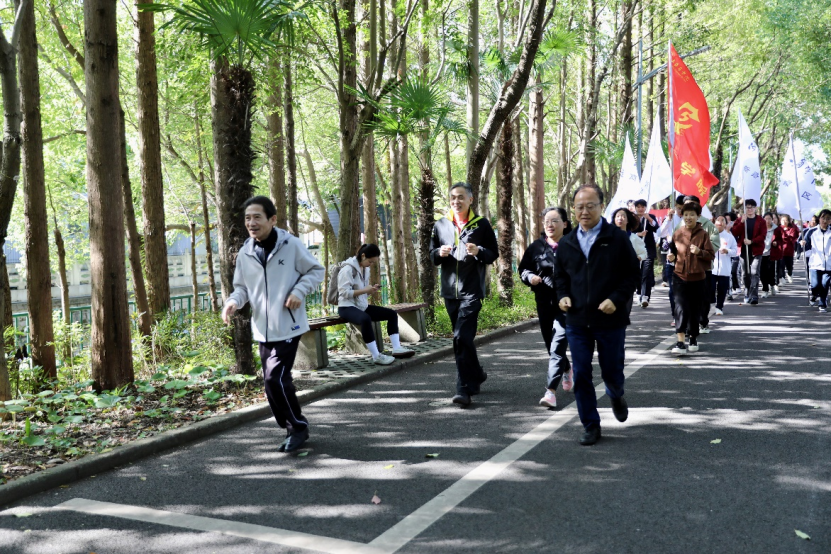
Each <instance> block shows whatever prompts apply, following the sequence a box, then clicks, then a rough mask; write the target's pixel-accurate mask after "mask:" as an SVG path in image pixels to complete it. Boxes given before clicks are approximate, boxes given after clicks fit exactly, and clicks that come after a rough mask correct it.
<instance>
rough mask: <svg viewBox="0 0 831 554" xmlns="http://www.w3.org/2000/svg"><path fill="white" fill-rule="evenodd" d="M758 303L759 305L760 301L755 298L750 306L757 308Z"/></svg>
mask: <svg viewBox="0 0 831 554" xmlns="http://www.w3.org/2000/svg"><path fill="white" fill-rule="evenodd" d="M758 303H759V301H758V300H756V299H755V298H754V299H753V300H751V301H750V305H751V306H755V305H757V304H758Z"/></svg>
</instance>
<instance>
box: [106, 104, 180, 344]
mask: <svg viewBox="0 0 831 554" xmlns="http://www.w3.org/2000/svg"><path fill="white" fill-rule="evenodd" d="M118 112H119V122H118V127H119V133H120V141H121V142H120V146H121V151H120V155H121V193H122V195H123V198H124V226H125V228H126V229H127V255H128V256H129V260H130V275H131V276H132V277H133V295H134V296H135V299H136V311H137V312H138V321H139V330H140V331H141V334H142V335H143V336H145V337H149V336H150V334H151V333H152V329H151V327H152V322H153V313H152V308H151V306H150V302H149V299H148V297H147V289H146V288H145V283H144V272H143V269H142V264H141V250H142V236H141V235H140V234H139V232H138V224H137V223H136V210H135V207H134V205H133V187H132V185H131V183H130V166H129V165H128V164H127V131H126V129H125V127H124V110H122V109H120V108H119V110H118ZM145 252H146V251H145ZM165 258H167V248H166V247H165ZM166 267H167V261H165V268H166ZM169 288H170V287H169V286H168V291H169Z"/></svg>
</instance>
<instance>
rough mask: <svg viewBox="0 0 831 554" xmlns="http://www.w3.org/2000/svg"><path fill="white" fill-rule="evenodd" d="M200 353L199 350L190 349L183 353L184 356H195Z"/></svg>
mask: <svg viewBox="0 0 831 554" xmlns="http://www.w3.org/2000/svg"><path fill="white" fill-rule="evenodd" d="M198 355H199V350H188V351H187V352H184V353H182V356H184V357H185V358H195V357H197V356H198Z"/></svg>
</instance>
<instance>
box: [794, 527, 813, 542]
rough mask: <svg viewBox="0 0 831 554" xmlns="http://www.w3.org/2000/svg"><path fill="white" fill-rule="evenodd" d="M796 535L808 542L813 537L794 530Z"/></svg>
mask: <svg viewBox="0 0 831 554" xmlns="http://www.w3.org/2000/svg"><path fill="white" fill-rule="evenodd" d="M794 533H796V536H797V537H799V538H800V539H804V540H806V541H809V540H811V537H810V536H809V535H808V534H806V533H803V532H802V531H800V530H799V529H794Z"/></svg>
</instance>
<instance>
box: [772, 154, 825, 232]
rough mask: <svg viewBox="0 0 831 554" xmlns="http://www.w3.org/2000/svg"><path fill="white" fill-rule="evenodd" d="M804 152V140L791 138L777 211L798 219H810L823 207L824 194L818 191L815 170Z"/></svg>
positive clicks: (783, 168) (783, 164)
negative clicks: (821, 194)
mask: <svg viewBox="0 0 831 554" xmlns="http://www.w3.org/2000/svg"><path fill="white" fill-rule="evenodd" d="M804 153H805V147H804V145H803V144H802V141H799V140H793V139H791V141H790V142H789V143H788V150H787V151H786V152H785V160H784V161H783V162H782V174H781V175H780V177H779V179H780V181H779V200H778V201H777V203H776V211H777V212H779V213H780V214H788V215H789V216H791V217H792V218H793V219H797V220H801V219H803V218H805V219H809V218H810V217H811V216H812V215H814V214H815V213H816V212H818V211H819V210H820V209H821V208H822V196H820V193H819V192H818V191H817V181H816V179H815V178H814V170H813V169H811V164H810V163H808V160H806V159H805V154H804ZM794 158H795V159H796V164H795V165H794Z"/></svg>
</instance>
